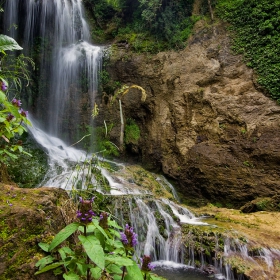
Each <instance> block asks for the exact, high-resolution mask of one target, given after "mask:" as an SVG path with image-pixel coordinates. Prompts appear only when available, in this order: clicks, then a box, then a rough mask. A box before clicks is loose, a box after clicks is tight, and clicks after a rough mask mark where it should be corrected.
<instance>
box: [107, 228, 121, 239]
mask: <svg viewBox="0 0 280 280" xmlns="http://www.w3.org/2000/svg"><path fill="white" fill-rule="evenodd" d="M109 231H110V233H112V234H113V235H114V236H116V237H117V238H121V235H120V232H119V231H117V230H114V229H112V228H110V229H109Z"/></svg>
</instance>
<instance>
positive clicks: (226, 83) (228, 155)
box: [100, 22, 280, 207]
mask: <svg viewBox="0 0 280 280" xmlns="http://www.w3.org/2000/svg"><path fill="white" fill-rule="evenodd" d="M197 26H198V27H197V28H196V33H195V34H194V35H193V36H192V38H190V40H189V42H188V46H187V47H186V48H185V49H184V50H182V51H179V52H175V51H169V52H161V53H159V54H156V55H150V54H132V53H130V52H129V50H127V49H119V50H118V49H116V48H114V52H113V55H112V57H111V61H110V65H109V67H108V71H109V72H110V75H111V77H113V78H114V79H115V80H117V81H121V82H122V83H125V84H128V85H131V84H137V85H139V86H141V87H143V88H144V89H145V90H146V92H147V99H146V101H145V102H141V101H140V97H139V96H138V95H137V92H136V91H133V92H131V93H129V94H127V96H126V97H125V98H123V99H122V102H123V111H124V115H125V118H133V119H134V120H136V122H137V124H138V125H139V126H140V129H141V139H140V140H139V141H138V145H139V147H138V148H137V149H136V148H135V147H134V150H136V151H138V160H141V161H142V163H143V164H144V165H146V166H147V167H148V168H153V169H157V170H162V171H163V172H164V173H165V174H166V175H167V176H169V177H171V178H173V179H175V180H176V181H177V182H178V187H177V189H178V191H179V192H180V193H181V194H182V195H183V196H184V197H185V198H188V199H194V200H201V201H202V202H204V203H205V202H207V201H211V202H215V201H219V202H221V203H222V204H224V205H229V206H231V207H240V206H242V205H244V204H245V203H246V202H247V201H249V200H253V199H255V198H257V197H270V196H273V195H275V194H277V193H279V176H280V168H279V164H280V141H279V139H280V130H279V127H280V107H279V105H277V104H276V102H275V101H273V100H271V99H270V98H269V97H268V96H266V95H265V94H264V93H263V92H261V91H260V88H259V87H256V78H255V74H254V73H253V71H252V69H250V68H248V67H247V66H246V65H245V63H244V62H243V57H242V56H241V55H235V54H233V53H232V51H231V48H230V47H231V43H230V38H229V36H228V34H227V32H226V29H225V27H224V26H222V25H216V26H212V27H207V26H206V24H203V22H200V23H199V24H198V25H197ZM100 106H101V107H102V106H103V107H102V111H105V113H103V115H102V114H101V115H100V120H101V119H102V118H105V119H106V120H111V121H112V122H113V123H114V124H115V126H114V129H115V130H114V134H112V135H114V137H113V138H112V141H115V143H117V142H118V137H119V136H118V135H119V121H118V120H119V115H118V114H119V112H118V107H117V105H116V104H115V105H113V107H114V108H115V109H113V107H112V106H111V107H110V106H109V105H106V104H104V103H102V104H101V105H100ZM109 107H110V108H111V109H109ZM106 112H107V113H106ZM108 112H110V114H111V115H110V114H109V113H108ZM112 112H114V113H112ZM102 121H103V120H102ZM100 122H101V121H100Z"/></svg>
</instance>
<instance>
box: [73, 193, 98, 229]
mask: <svg viewBox="0 0 280 280" xmlns="http://www.w3.org/2000/svg"><path fill="white" fill-rule="evenodd" d="M93 199H94V198H92V199H90V200H84V199H83V198H81V197H80V199H79V200H80V209H79V210H78V211H77V218H78V219H79V220H80V221H81V222H82V223H84V224H88V223H90V222H91V221H92V217H93V216H95V213H94V212H93V211H92V202H93Z"/></svg>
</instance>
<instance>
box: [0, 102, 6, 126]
mask: <svg viewBox="0 0 280 280" xmlns="http://www.w3.org/2000/svg"><path fill="white" fill-rule="evenodd" d="M0 102H1V101H0ZM5 120H6V118H3V117H0V122H4V121H5Z"/></svg>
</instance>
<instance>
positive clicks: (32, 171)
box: [7, 133, 48, 188]
mask: <svg viewBox="0 0 280 280" xmlns="http://www.w3.org/2000/svg"><path fill="white" fill-rule="evenodd" d="M17 141H18V140H17ZM20 141H22V146H23V148H24V151H26V152H28V153H29V154H31V155H32V156H31V157H30V156H27V155H25V154H19V155H18V159H17V160H16V161H15V162H12V163H10V164H9V165H8V166H7V168H8V173H9V175H10V177H11V179H12V180H13V181H14V182H15V183H17V184H18V185H19V186H20V187H22V188H34V187H36V186H37V185H38V184H39V183H40V182H42V181H43V179H44V176H45V175H46V172H47V171H48V159H47V155H46V153H45V152H44V151H43V149H42V148H41V147H40V146H39V145H38V144H37V143H36V142H35V141H34V140H33V139H32V138H31V137H30V136H29V135H28V134H27V133H24V134H23V135H22V137H21V138H20Z"/></svg>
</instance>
